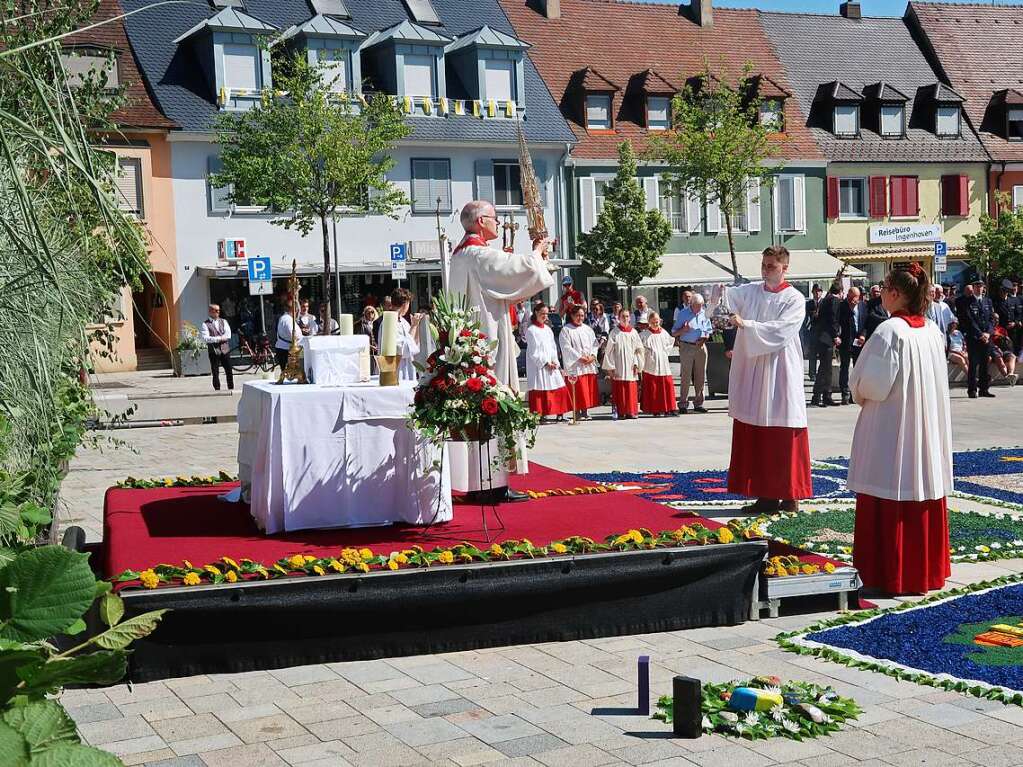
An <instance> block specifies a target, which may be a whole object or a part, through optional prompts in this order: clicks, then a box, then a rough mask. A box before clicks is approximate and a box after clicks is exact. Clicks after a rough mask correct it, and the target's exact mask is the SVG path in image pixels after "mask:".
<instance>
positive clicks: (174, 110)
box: [121, 0, 576, 144]
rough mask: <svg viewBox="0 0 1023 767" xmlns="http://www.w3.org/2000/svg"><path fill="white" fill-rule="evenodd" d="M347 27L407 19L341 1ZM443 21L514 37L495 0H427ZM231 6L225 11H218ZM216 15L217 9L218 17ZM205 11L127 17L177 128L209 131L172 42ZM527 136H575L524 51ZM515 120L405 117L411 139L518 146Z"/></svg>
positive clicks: (449, 28)
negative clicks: (348, 17) (482, 25)
mask: <svg viewBox="0 0 1023 767" xmlns="http://www.w3.org/2000/svg"><path fill="white" fill-rule="evenodd" d="M151 3H152V0H121V4H122V6H123V7H124V10H125V11H134V10H137V9H139V8H145V7H146V6H149V5H151ZM345 5H346V6H347V8H348V10H349V12H350V13H351V16H352V19H351V26H352V27H354V28H355V29H359V30H363V31H366V32H372V31H376V30H386V29H388V28H391V27H395V26H397V25H401V23H402V22H408V21H409V14H408V11H407V9H406V7H405V5H404V3H402V2H401V0H345ZM433 6H434V8H435V9H436V10H437V13H438V15H439V16H440V18H441V21H443V22H444V25H443V26H442V27H440V28H438V30H437V31H438V32H440V33H441V34H443V35H445V36H447V37H448V38H457V37H461V36H463V35H466V34H469V33H471V32H474V31H476V30H478V29H480V23H481V22H484V23H485V24H486V25H487V26H489V27H490V28H491V29H492V30H494V31H496V32H500V33H501V34H503V35H508V36H514V34H515V30H514V29H513V28H512V25H511V22H509V21H508V17H507V16H505V13H504V11H503V10H502V9H501V6H500V4H499V3H498V0H474V2H471V3H470V2H466V1H465V0H433ZM246 8H247V14H245V15H249V14H251V16H250V17H251V18H255V19H257V20H260V21H262V22H263V23H265V24H268V25H273V26H274V27H275V28H277V29H288V28H290V27H292V26H296V25H302V24H305V23H306V22H307V21H309V20H310V17H311V16H312V15H313V13H312V10H311V8H310V5H309V4H308V3H307V2H306V0H247V2H246ZM227 11H232V12H234V13H237V11H234V9H225V10H224V11H221V14H222V13H226V12H227ZM221 14H217V15H218V16H219V15H221ZM209 16H210V11H209V9H208V8H204V7H203V6H202V5H200V4H199V3H187V4H186V3H182V4H174V5H163V6H159V7H151V8H146V10H143V11H142V12H141V13H136V14H134V15H132V16H129V17H128V18H126V19H125V27H126V28H127V31H128V39H129V40H130V42H131V46H132V50H133V52H134V54H135V57H136V59H137V61H138V65H139V69H140V70H141V71H142V74H143V76H144V78H145V80H146V83H147V85H148V87H149V89H150V92H151V94H152V96H153V100H154V101H155V102H156V103H157V105H158V106H159V107H160V109H161V110H162V111H163V113H164V114H166V115H167V116H168V117H170V118H171V119H173V120H174V121H175V122H176V123H177V124H178V125H180V126H181V128H182V129H183V130H187V131H210V130H211V127H212V125H213V121H214V119H215V117H216V115H217V113H218V109H217V105H216V103H217V102H216V94H214V93H213V92H212V88H211V86H210V85H209V84H208V82H207V81H206V79H205V76H204V75H203V73H202V70H201V68H200V67H199V63H198V61H197V59H196V56H195V52H194V50H192V46H189V45H180V46H179V45H175V43H174V41H175V40H176V39H177V38H178V37H180V36H181V35H182V34H183V33H185V32H186V31H188V30H190V29H192V28H194V27H196V26H199V25H202V24H203V23H204V22H205V23H208V22H209V18H208V17H209ZM524 74H525V102H526V110H525V119H524V121H523V122H524V127H525V132H526V138H527V139H528V140H529V141H530V142H532V143H536V142H549V143H557V144H563V143H566V142H568V143H575V141H576V138H575V135H574V134H573V133H572V131H571V129H570V128H569V127H568V125H567V123H566V122H565V119H564V117H562V115H561V112H560V110H559V109H558V106H557V104H556V103H555V101H554V99H553V98H552V96H551V94H550V91H549V90H548V89H547V86H546V85H545V84H544V82H543V80H541V79H540V75H539V74H538V73H537V71H536V67H535V66H534V65H533V62H532V61H531V60H530V59H529V54H528V53H526V56H525V65H524ZM516 122H517V121H515V120H508V119H483V120H481V119H479V118H474V117H471V116H469V115H466V116H464V117H416V118H411V119H410V120H409V124H410V125H411V126H412V127H413V133H412V135H411V136H409V140H414V141H443V142H459V141H466V142H481V143H482V142H487V143H511V144H514V143H516V140H517V137H516V132H515V125H516Z"/></svg>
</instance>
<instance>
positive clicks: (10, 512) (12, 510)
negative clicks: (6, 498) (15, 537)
mask: <svg viewBox="0 0 1023 767" xmlns="http://www.w3.org/2000/svg"><path fill="white" fill-rule="evenodd" d="M20 524H21V511H20V510H19V509H18V507H17V506H16V505H15V504H13V503H9V502H8V503H0V537H7V536H9V535H11V534H12V533H13V532H14V531H15V530H17V529H18V525H20Z"/></svg>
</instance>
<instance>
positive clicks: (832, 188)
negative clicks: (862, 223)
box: [828, 176, 839, 218]
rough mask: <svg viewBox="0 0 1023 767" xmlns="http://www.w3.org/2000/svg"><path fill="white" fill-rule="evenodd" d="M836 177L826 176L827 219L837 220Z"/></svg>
mask: <svg viewBox="0 0 1023 767" xmlns="http://www.w3.org/2000/svg"><path fill="white" fill-rule="evenodd" d="M838 213H839V207H838V176H828V218H838Z"/></svg>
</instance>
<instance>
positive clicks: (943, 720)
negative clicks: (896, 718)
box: [906, 703, 985, 727]
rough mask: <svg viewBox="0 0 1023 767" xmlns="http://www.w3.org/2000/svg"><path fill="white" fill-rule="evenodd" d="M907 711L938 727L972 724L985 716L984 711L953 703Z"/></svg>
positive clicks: (937, 704)
mask: <svg viewBox="0 0 1023 767" xmlns="http://www.w3.org/2000/svg"><path fill="white" fill-rule="evenodd" d="M906 713H908V714H909V715H910V716H912V717H914V718H916V719H920V720H921V721H924V722H927V723H929V724H933V725H937V726H938V727H956V726H958V725H961V724H971V723H973V722H977V721H979V720H981V719H984V718H985V717H984V715H983V714H982V713H979V712H976V711H969V710H967V709H965V708H962V707H960V706H953V705H952V704H951V703H936V704H934V705H929V706H923V707H921V708H919V709H914V710H911V711H907V712H906Z"/></svg>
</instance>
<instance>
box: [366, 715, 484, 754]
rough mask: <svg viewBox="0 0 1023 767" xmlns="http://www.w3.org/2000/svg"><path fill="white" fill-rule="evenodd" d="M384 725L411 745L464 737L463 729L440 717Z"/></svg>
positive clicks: (423, 744) (415, 745) (422, 744)
mask: <svg viewBox="0 0 1023 767" xmlns="http://www.w3.org/2000/svg"><path fill="white" fill-rule="evenodd" d="M384 727H385V729H386V730H387V731H388V732H389V733H391V734H392V735H394V736H396V737H397V738H399V739H400V740H401V741H402V742H404V743H406V744H408V745H410V746H413V747H417V746H425V745H428V744H431V743H443V742H444V741H446V740H455V739H457V738H463V737H465V730H463V729H461V728H460V727H458V726H457V725H454V724H452V723H451V722H449V721H447V720H446V719H442V718H440V717H431V718H429V719H416V720H413V721H406V722H395V723H394V724H388V725H385V726H384Z"/></svg>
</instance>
